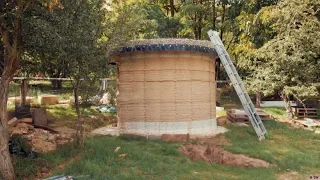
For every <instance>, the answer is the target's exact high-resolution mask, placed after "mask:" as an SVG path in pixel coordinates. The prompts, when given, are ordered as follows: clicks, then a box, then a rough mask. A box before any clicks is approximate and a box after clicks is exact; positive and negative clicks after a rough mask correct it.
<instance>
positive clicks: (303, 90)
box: [248, 1, 320, 100]
mask: <svg viewBox="0 0 320 180" xmlns="http://www.w3.org/2000/svg"><path fill="white" fill-rule="evenodd" d="M315 7H319V3H311V1H305V2H304V3H301V2H300V1H282V2H281V3H279V5H277V6H276V7H275V8H274V9H273V10H272V11H271V12H270V14H271V15H270V18H271V17H272V21H273V22H274V23H273V24H272V27H273V29H274V31H275V32H276V33H277V36H276V37H275V38H274V39H272V40H270V41H268V42H267V43H265V44H264V45H263V47H261V48H260V49H258V50H257V51H256V52H255V57H256V63H257V67H256V68H255V70H254V73H253V74H252V75H251V76H250V77H249V78H248V83H249V84H250V87H251V89H255V90H259V91H262V92H263V93H264V94H266V95H268V94H272V93H274V92H280V93H281V94H283V95H286V96H289V95H294V97H296V98H297V99H299V100H300V99H301V98H302V97H307V96H315V95H317V93H318V91H317V89H316V85H315V83H317V82H318V81H319V68H320V63H319V62H320V61H319V58H320V53H319V49H320V43H319V42H320V21H319V19H318V17H317V16H316V10H315V9H314V8H315ZM292 17H294V18H292Z"/></svg>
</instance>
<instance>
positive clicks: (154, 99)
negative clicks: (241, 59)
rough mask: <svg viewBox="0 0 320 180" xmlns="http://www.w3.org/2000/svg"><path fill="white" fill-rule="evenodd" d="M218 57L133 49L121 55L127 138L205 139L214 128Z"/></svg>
mask: <svg viewBox="0 0 320 180" xmlns="http://www.w3.org/2000/svg"><path fill="white" fill-rule="evenodd" d="M215 58H216V56H215V54H214V53H208V52H200V51H172V50H164V51H134V52H121V53H119V54H118V55H117V58H116V62H117V63H118V65H119V71H118V91H119V94H118V97H117V106H118V126H119V127H120V129H121V133H123V134H140V135H141V134H142V135H161V134H191V135H206V134H210V133H211V132H214V130H215V129H216V127H217V124H216V120H215V117H216V82H215Z"/></svg>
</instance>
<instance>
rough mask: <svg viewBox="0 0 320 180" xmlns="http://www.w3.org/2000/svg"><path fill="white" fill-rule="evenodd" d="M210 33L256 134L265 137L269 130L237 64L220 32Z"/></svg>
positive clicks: (260, 137)
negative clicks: (237, 68)
mask: <svg viewBox="0 0 320 180" xmlns="http://www.w3.org/2000/svg"><path fill="white" fill-rule="evenodd" d="M208 35H209V37H210V40H211V42H212V44H213V45H214V48H215V49H216V52H217V54H218V56H219V57H220V60H221V62H222V65H223V66H224V68H225V70H226V72H227V74H228V76H229V79H230V80H231V82H232V85H233V87H234V88H235V90H236V91H237V95H238V96H239V98H240V101H241V103H242V105H243V107H244V109H245V112H246V113H247V114H248V117H249V119H250V122H251V124H252V126H253V127H254V130H255V131H256V134H257V136H258V137H259V140H261V139H264V138H265V137H264V135H265V134H266V133H267V131H266V129H265V127H264V125H263V123H262V121H261V119H260V116H259V114H258V113H257V112H256V110H255V107H254V105H253V103H252V101H251V99H250V97H249V94H248V92H247V91H246V89H245V87H244V85H243V83H242V80H241V78H240V76H239V74H238V72H237V70H236V68H235V66H234V65H233V63H232V60H231V59H230V56H229V54H228V52H227V50H226V49H225V47H224V45H223V43H222V41H221V39H220V37H219V36H218V33H217V32H214V31H212V30H210V31H209V32H208Z"/></svg>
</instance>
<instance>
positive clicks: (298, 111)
mask: <svg viewBox="0 0 320 180" xmlns="http://www.w3.org/2000/svg"><path fill="white" fill-rule="evenodd" d="M291 109H292V112H293V113H294V116H295V117H298V118H305V117H311V118H316V117H317V116H318V109H317V108H314V107H311V106H306V107H303V106H291Z"/></svg>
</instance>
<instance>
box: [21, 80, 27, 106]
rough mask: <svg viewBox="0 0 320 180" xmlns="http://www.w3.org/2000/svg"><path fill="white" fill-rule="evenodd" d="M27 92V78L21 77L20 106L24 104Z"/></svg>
mask: <svg viewBox="0 0 320 180" xmlns="http://www.w3.org/2000/svg"><path fill="white" fill-rule="evenodd" d="M27 94H28V80H27V79H22V80H21V85H20V100H21V105H22V106H24V105H26V101H27Z"/></svg>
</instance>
